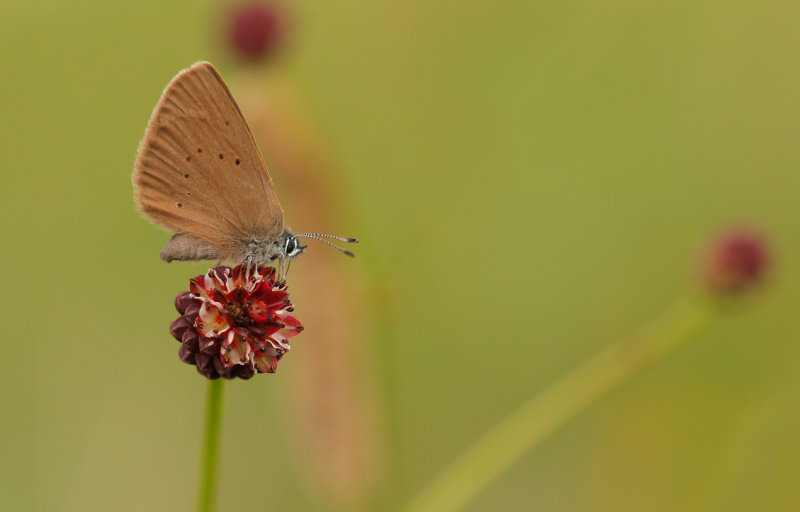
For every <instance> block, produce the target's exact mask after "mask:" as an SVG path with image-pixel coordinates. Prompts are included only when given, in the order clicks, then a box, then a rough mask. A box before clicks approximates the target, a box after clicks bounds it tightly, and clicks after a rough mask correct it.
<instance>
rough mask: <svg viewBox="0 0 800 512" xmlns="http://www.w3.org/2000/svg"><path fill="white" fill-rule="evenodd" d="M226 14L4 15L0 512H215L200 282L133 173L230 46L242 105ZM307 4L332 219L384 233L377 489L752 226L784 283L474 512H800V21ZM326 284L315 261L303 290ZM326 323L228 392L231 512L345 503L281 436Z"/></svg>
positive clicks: (211, 7)
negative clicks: (134, 183)
mask: <svg viewBox="0 0 800 512" xmlns="http://www.w3.org/2000/svg"><path fill="white" fill-rule="evenodd" d="M222 7H223V4H221V3H219V2H210V1H201V2H197V1H194V2H188V1H183V0H179V1H174V2H155V1H143V2H122V3H121V2H111V1H106V0H103V1H92V2H89V1H82V2H81V1H79V2H66V1H61V0H49V1H48V0H45V1H39V2H11V1H9V0H0V62H2V64H3V72H2V74H0V93H2V94H0V116H1V117H0V119H2V122H0V147H2V153H0V168H1V169H2V170H1V171H0V172H2V176H3V180H2V187H0V194H2V195H1V196H0V197H1V198H2V201H1V202H0V212H2V219H3V221H2V243H3V248H4V249H3V251H2V258H3V269H4V272H3V282H4V285H5V286H4V287H5V291H4V293H3V298H2V299H0V301H1V302H0V305H1V306H2V308H0V309H1V310H2V311H3V313H4V321H3V325H4V331H5V336H4V338H5V341H4V343H5V346H6V352H5V357H4V361H5V365H4V367H5V368H6V369H5V371H3V374H2V377H0V379H2V381H1V382H0V384H2V391H1V393H2V420H0V438H1V439H2V441H0V448H1V449H2V452H1V453H0V457H2V459H0V509H2V510H37V511H38V510H65V511H86V510H122V511H127V510H130V511H134V510H135V511H140V510H176V511H180V510H192V509H193V506H194V497H195V485H196V471H197V469H196V467H197V461H198V457H199V454H198V449H199V446H200V436H201V432H202V414H203V400H204V397H205V382H203V380H202V378H201V377H199V376H198V375H197V374H196V372H194V371H193V370H192V368H190V367H188V366H186V365H183V364H182V363H180V361H179V360H178V358H177V357H176V351H177V348H178V346H177V344H176V343H175V342H174V340H172V339H171V338H170V337H169V333H168V331H167V326H168V325H169V322H170V321H171V320H172V319H173V318H174V317H175V313H174V310H173V309H172V304H171V303H172V298H173V297H174V295H175V294H176V293H177V292H179V291H181V290H182V289H184V288H185V287H186V286H187V283H188V278H189V277H191V276H193V275H195V274H197V273H200V272H202V271H203V270H204V269H205V268H207V265H206V264H197V265H186V264H184V265H181V264H172V265H165V264H163V263H161V262H160V261H158V259H157V254H158V251H159V250H160V248H161V246H162V245H163V243H164V242H165V241H166V239H167V235H166V234H165V233H164V232H163V231H161V230H159V229H157V228H155V227H153V226H151V225H149V224H148V223H147V222H146V221H144V220H142V219H141V218H140V216H139V215H138V214H137V213H136V211H135V209H134V206H133V201H132V189H131V183H130V173H131V170H132V167H133V160H134V157H135V152H136V148H137V144H138V142H139V139H140V138H141V136H142V134H143V133H144V128H145V125H146V123H147V120H148V117H149V115H150V112H151V111H152V108H153V106H154V105H155V103H156V101H157V99H158V96H159V95H160V93H161V91H162V89H163V87H164V86H165V84H166V83H167V82H168V81H169V80H170V79H171V78H172V76H173V75H174V74H175V73H177V71H179V70H180V69H182V68H184V67H186V66H188V65H190V64H191V63H193V62H195V61H197V60H201V59H209V60H212V61H214V62H217V63H218V67H219V69H220V71H221V72H222V74H223V76H224V77H225V78H226V79H227V80H228V81H229V83H230V85H231V89H232V91H233V94H234V95H237V80H238V77H241V76H242V73H243V70H242V69H241V68H242V66H241V65H240V64H238V63H236V62H235V61H234V60H232V59H230V58H227V57H225V52H224V50H223V49H222V48H221V47H220V46H221V42H220V38H219V37H218V32H219V25H220V24H221V23H222V21H221V19H220V18H221V16H222V14H221V13H222V11H223V9H222ZM285 8H286V11H287V12H288V13H290V17H291V25H290V26H291V37H290V38H289V39H288V40H287V42H286V45H287V47H288V48H287V49H286V50H285V51H286V56H285V57H284V58H283V59H282V60H281V62H280V64H279V66H280V73H281V76H282V77H283V80H286V81H287V83H290V84H292V87H294V88H295V89H296V91H297V94H298V96H299V97H301V98H303V102H304V105H305V108H307V110H308V111H309V112H311V113H312V116H313V119H314V120H315V123H316V127H317V129H318V130H319V132H320V133H322V134H324V137H325V139H326V140H327V141H328V142H329V146H330V148H331V151H332V153H334V154H335V157H334V158H335V159H336V160H337V162H338V166H337V173H338V175H337V181H338V188H337V190H336V191H335V193H336V194H338V195H340V196H341V198H342V204H344V205H345V206H346V208H345V209H344V210H342V211H339V212H336V214H335V215H336V216H337V219H338V220H337V226H338V227H337V232H338V233H339V234H344V235H350V234H354V235H356V236H358V237H360V238H361V239H362V243H361V244H360V245H359V246H358V247H357V252H358V258H357V259H356V260H354V261H347V262H344V263H342V265H344V264H347V265H348V266H355V268H357V269H358V270H357V272H359V273H360V274H359V275H360V278H359V279H360V280H361V282H363V283H364V288H365V291H364V293H365V297H366V299H365V301H366V302H365V304H366V305H365V309H364V312H363V314H362V315H360V316H358V317H357V318H358V321H359V324H363V325H362V326H360V327H361V328H362V329H365V330H366V337H365V338H364V340H365V343H364V344H365V347H366V349H365V354H366V357H367V360H368V361H372V364H371V366H372V367H374V371H373V373H374V375H375V379H374V380H373V381H369V382H364V383H363V386H365V387H369V389H374V392H375V395H376V396H377V397H378V398H377V399H376V403H378V404H379V405H378V406H377V410H378V411H379V415H380V417H381V418H382V419H381V420H380V421H379V422H378V423H379V424H380V425H383V427H382V428H381V429H380V431H379V432H377V433H376V434H375V436H376V438H378V439H380V440H381V441H379V442H378V443H377V444H378V445H381V446H382V448H381V449H380V450H378V451H377V452H376V453H377V455H376V457H377V458H379V459H380V461H379V463H378V466H380V467H381V468H382V469H380V470H379V471H377V470H376V473H377V474H380V475H381V476H380V477H378V478H375V479H374V481H372V482H370V483H365V484H364V491H363V492H364V495H365V496H366V498H365V502H366V503H368V504H370V506H371V507H372V508H373V509H376V510H394V509H397V508H400V507H401V506H402V505H403V504H405V503H407V502H408V501H409V500H410V499H411V498H412V497H413V496H414V495H415V493H417V492H418V491H420V490H421V489H422V488H423V486H424V484H425V483H426V482H428V481H429V480H430V479H432V478H433V477H434V476H435V475H436V474H438V472H439V471H440V470H441V469H442V468H444V467H445V466H446V464H447V463H448V462H449V461H451V460H452V459H453V458H454V457H456V456H457V454H458V453H460V452H461V451H462V450H463V449H465V448H466V447H467V446H469V445H470V443H471V442H473V441H474V440H475V439H476V438H477V437H479V436H480V435H481V434H482V433H484V432H485V431H487V430H488V429H489V428H490V427H491V426H492V425H494V424H495V423H496V422H497V421H499V420H500V419H501V418H503V417H504V416H505V415H507V414H508V413H510V412H511V411H513V410H514V409H515V408H516V407H518V406H519V405H520V404H522V403H524V402H525V401H526V400H527V399H528V398H529V397H531V396H532V395H533V394H535V393H536V391H538V390H541V389H543V388H544V387H545V386H546V385H547V384H548V383H550V382H552V381H554V380H555V379H557V378H558V377H559V376H561V375H563V374H564V373H566V372H567V371H569V369H571V368H573V367H574V366H575V365H576V364H578V363H579V362H580V361H582V360H584V359H586V358H587V357H589V356H591V355H592V354H595V353H596V352H598V351H599V350H601V349H602V347H604V346H606V345H608V344H609V343H610V342H612V341H613V340H615V339H616V338H618V337H619V336H622V335H624V334H626V333H628V332H630V331H631V330H633V329H635V328H636V327H637V326H639V325H641V324H642V323H643V322H645V321H647V320H648V319H649V318H651V317H653V316H655V315H657V314H658V313H659V312H660V311H662V310H663V309H664V308H665V307H667V306H668V305H669V304H671V303H672V302H673V301H674V300H676V299H677V298H678V297H680V296H681V295H683V294H684V293H685V291H686V290H687V289H688V288H689V287H690V286H692V284H693V283H694V281H695V280H696V274H697V268H698V266H699V263H698V261H699V258H700V256H701V255H702V251H703V248H704V246H705V244H706V243H707V240H708V237H709V236H710V235H712V234H714V233H715V232H716V231H717V230H718V229H719V228H723V227H726V226H728V225H731V224H737V223H745V224H748V225H753V226H757V227H760V228H762V229H763V230H764V231H765V232H766V233H768V235H769V237H770V240H771V242H772V243H773V246H774V251H775V254H776V260H777V265H776V267H775V269H774V272H773V273H772V274H771V279H770V282H769V286H767V287H765V288H764V289H763V290H762V291H761V292H760V293H758V294H756V296H754V297H751V298H750V300H747V301H745V302H744V303H743V304H742V305H741V307H739V308H737V312H736V314H734V315H729V316H727V317H725V318H723V319H722V320H720V321H718V322H716V323H714V324H713V325H712V326H711V327H710V328H709V329H707V330H706V331H704V332H703V333H702V334H701V335H700V336H698V337H697V338H696V339H695V340H693V342H692V343H690V344H689V345H688V346H687V347H684V348H683V349H682V350H680V351H679V352H677V353H676V354H674V355H673V356H672V357H670V358H668V359H667V360H665V361H663V362H662V363H661V364H659V365H657V366H656V367H655V368H653V369H652V370H650V371H648V372H646V373H644V374H643V375H641V376H640V377H639V378H637V379H635V380H634V381H633V382H630V383H628V384H627V385H625V386H624V387H623V388H622V389H620V390H618V391H617V392H615V393H613V394H611V395H610V396H608V397H607V398H605V399H603V400H602V401H600V402H598V403H597V404H595V405H594V406H592V407H591V408H590V409H589V410H587V411H585V412H584V413H583V414H581V415H580V416H579V417H578V418H577V419H576V420H575V421H572V422H570V423H569V424H567V425H566V426H565V427H564V428H563V429H561V430H559V431H558V432H557V433H556V434H555V435H554V436H552V437H550V438H549V439H547V440H546V442H545V443H544V444H543V445H541V446H540V447H538V448H537V449H536V450H533V451H531V452H529V453H526V455H525V456H524V457H523V459H522V460H521V461H519V462H518V463H516V464H515V465H514V466H513V467H512V468H510V469H509V470H508V471H507V472H505V473H504V474H503V475H502V477H501V478H500V479H499V480H498V481H496V482H494V483H493V484H492V485H491V486H490V487H489V488H488V489H487V490H486V491H485V492H483V493H481V494H480V496H479V497H478V499H476V500H475V501H474V502H472V503H471V504H470V506H469V507H468V510H470V511H489V510H504V511H522V510H542V511H640V510H649V511H674V510H697V511H701V510H702V511H709V510H719V511H723V510H724V511H752V510H770V511H790V510H791V511H794V510H798V509H800V492H798V491H797V486H796V482H797V480H798V478H800V436H798V432H800V371H799V370H800V343H798V335H797V333H798V315H797V304H798V301H800V289H798V287H797V286H796V285H795V283H797V282H798V277H799V276H798V273H799V272H800V269H798V262H800V240H799V239H798V236H797V234H798V231H799V230H800V216H798V214H797V201H796V198H797V196H798V193H800V174H799V173H798V169H800V150H798V147H799V146H798V143H797V137H798V135H799V134H800V98H798V91H800V66H798V50H800V31H798V30H797V25H798V21H800V4H797V3H793V2H763V1H761V2H756V1H742V2H731V3H720V2H712V1H691V2H688V1H683V2H668V3H664V2H625V1H611V2H609V1H582V2H572V1H567V2H511V1H502V2H497V1H493V2H489V1H485V0H482V1H479V0H474V1H463V2H429V1H422V0H405V1H397V2H358V1H351V0H344V1H340V2H335V3H327V2H315V1H311V0H304V1H300V2H291V3H288V2H287V3H285ZM239 83H241V82H239ZM268 165H269V162H268ZM272 172H273V174H274V175H275V177H276V182H277V183H278V192H279V195H281V188H280V186H281V185H280V184H281V180H282V178H281V170H280V169H275V168H272ZM283 180H284V182H286V179H285V178H283ZM284 206H285V208H286V211H287V217H288V220H289V221H290V223H291V217H292V213H291V212H292V210H291V208H290V207H291V205H286V204H285V205H284ZM300 229H304V230H305V229H309V230H313V229H314V226H302V227H300ZM311 250H313V251H316V252H327V256H328V257H329V258H339V255H337V254H336V253H335V252H334V251H328V250H327V249H325V248H323V247H322V246H321V245H316V246H313V247H311ZM313 279H314V274H313V272H312V271H311V269H309V270H308V271H305V272H304V269H303V261H302V259H300V260H298V261H297V262H296V263H295V264H294V265H293V266H292V273H291V275H290V284H291V281H295V282H306V283H308V282H312V283H313ZM341 294H342V295H343V296H346V295H347V294H348V288H347V285H346V284H345V285H344V286H343V288H342V290H341ZM294 300H295V303H296V305H297V307H298V315H299V316H300V317H301V318H302V313H301V311H302V303H303V297H299V296H297V295H295V296H294ZM324 336H325V333H324V331H319V330H317V331H312V330H310V329H309V330H307V331H306V332H305V333H303V335H302V336H301V337H299V338H297V340H296V342H295V343H294V344H293V346H294V350H293V351H292V353H291V354H290V355H289V356H287V357H286V358H285V359H283V360H282V362H281V368H280V371H279V372H278V373H277V374H276V375H272V376H261V377H257V378H255V379H253V380H251V381H248V382H233V383H231V384H230V385H228V386H227V390H226V403H225V414H224V422H223V425H224V441H223V448H224V449H223V454H222V467H221V471H222V473H221V490H220V510H222V511H225V510H240V509H244V508H248V509H253V510H320V511H322V510H331V509H333V508H335V507H340V508H347V507H343V506H341V505H333V504H332V502H331V500H330V499H328V498H327V497H326V495H325V493H324V492H321V491H319V489H320V485H318V482H316V481H315V480H314V477H313V476H311V472H310V471H308V465H309V464H310V462H309V460H307V458H306V457H305V456H302V455H298V453H297V452H296V450H295V449H294V448H293V447H295V446H297V439H295V437H294V436H295V432H294V431H293V430H292V429H291V428H290V427H289V426H288V425H290V424H291V422H287V421H285V416H286V415H287V414H291V407H287V406H286V402H287V400H286V399H283V398H282V397H285V396H287V395H288V394H290V393H291V392H292V389H291V388H292V384H291V383H292V373H293V372H295V371H296V369H297V368H298V367H299V365H297V366H293V364H292V363H293V358H296V359H297V360H298V361H300V360H302V357H303V356H302V353H303V352H304V351H313V350H314V344H315V339H319V338H321V337H324ZM323 427H324V426H323ZM301 442H302V441H301Z"/></svg>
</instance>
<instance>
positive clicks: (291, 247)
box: [283, 231, 308, 260]
mask: <svg viewBox="0 0 800 512" xmlns="http://www.w3.org/2000/svg"><path fill="white" fill-rule="evenodd" d="M306 247H308V246H307V245H300V242H298V241H297V236H295V235H293V234H291V233H289V232H288V231H284V232H283V256H284V257H286V258H287V259H290V260H293V259H295V258H296V257H298V256H300V255H301V254H303V252H304V251H305V250H306Z"/></svg>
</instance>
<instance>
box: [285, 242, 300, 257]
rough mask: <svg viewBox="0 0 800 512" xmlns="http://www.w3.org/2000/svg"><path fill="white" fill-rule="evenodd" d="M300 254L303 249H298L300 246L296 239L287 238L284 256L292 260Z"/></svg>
mask: <svg viewBox="0 0 800 512" xmlns="http://www.w3.org/2000/svg"><path fill="white" fill-rule="evenodd" d="M301 252H303V248H302V247H300V244H299V243H298V242H297V239H296V238H294V237H288V238H287V239H286V256H288V257H289V258H294V257H295V256H297V255H299V254H300V253H301Z"/></svg>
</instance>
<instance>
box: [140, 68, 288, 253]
mask: <svg viewBox="0 0 800 512" xmlns="http://www.w3.org/2000/svg"><path fill="white" fill-rule="evenodd" d="M133 182H134V185H135V190H136V192H135V195H136V202H137V204H138V206H139V209H140V210H141V211H142V212H143V213H144V214H145V215H146V216H147V217H148V218H149V219H150V220H152V221H153V222H156V223H158V224H160V225H162V226H164V227H165V228H167V229H169V230H171V231H173V232H175V233H185V234H188V235H190V236H192V237H195V238H197V239H198V240H202V241H204V242H206V243H208V244H209V245H210V246H212V247H214V248H215V249H217V250H219V251H220V252H221V253H222V254H235V253H237V252H240V251H239V249H240V248H239V247H236V245H237V244H243V243H247V242H251V241H262V242H272V241H276V240H278V239H279V238H280V236H281V234H282V233H283V211H282V210H281V207H280V204H279V203H278V198H277V196H276V195H275V189H274V187H273V185H272V179H271V178H270V176H269V173H268V172H267V169H266V167H265V166H264V162H263V160H262V158H261V153H260V152H259V150H258V147H257V146H256V143H255V141H254V140H253V136H252V134H251V133H250V129H249V128H248V126H247V123H246V122H245V120H244V117H243V116H242V113H241V112H240V110H239V107H238V106H237V105H236V102H235V101H234V99H233V97H232V96H231V93H230V91H229V90H228V87H227V86H226V85H225V82H224V81H223V80H222V77H221V76H220V75H219V73H218V72H217V70H216V69H214V67H213V66H212V65H211V64H210V63H208V62H199V63H197V64H195V65H194V66H192V67H190V68H188V69H185V70H183V71H181V72H180V73H179V74H178V75H177V76H176V77H175V78H174V79H173V80H172V81H171V82H170V83H169V85H167V88H166V89H165V90H164V93H163V95H162V96H161V100H160V101H159V102H158V105H156V108H155V110H154V111H153V115H152V117H151V118H150V122H149V124H148V126H147V132H146V133H145V137H144V139H143V140H142V142H141V144H140V146H139V154H138V156H137V159H136V167H135V169H134V173H133Z"/></svg>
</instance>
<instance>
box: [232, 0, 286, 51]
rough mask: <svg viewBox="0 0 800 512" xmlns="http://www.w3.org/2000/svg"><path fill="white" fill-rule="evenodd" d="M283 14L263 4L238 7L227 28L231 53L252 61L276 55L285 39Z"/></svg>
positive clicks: (233, 12)
mask: <svg viewBox="0 0 800 512" xmlns="http://www.w3.org/2000/svg"><path fill="white" fill-rule="evenodd" d="M282 14H283V13H282V12H281V11H280V10H279V9H278V8H277V7H275V6H274V5H268V4H262V3H251V4H243V5H240V6H238V7H235V8H234V9H233V10H232V11H231V14H230V17H229V19H228V25H227V27H226V36H227V39H228V44H229V45H230V48H231V50H233V52H234V53H235V54H236V55H237V56H239V57H240V58H242V59H245V60H249V61H257V60H259V59H261V58H264V57H268V56H270V55H271V54H273V53H274V52H275V49H276V48H277V47H278V46H279V44H280V42H281V40H282V39H283V32H284V26H283V21H284V18H283V16H282Z"/></svg>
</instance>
